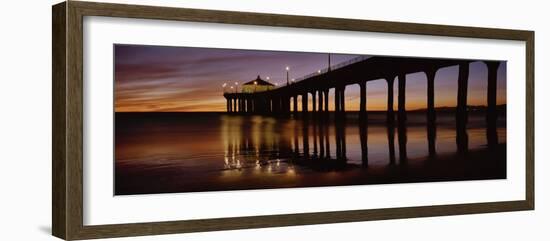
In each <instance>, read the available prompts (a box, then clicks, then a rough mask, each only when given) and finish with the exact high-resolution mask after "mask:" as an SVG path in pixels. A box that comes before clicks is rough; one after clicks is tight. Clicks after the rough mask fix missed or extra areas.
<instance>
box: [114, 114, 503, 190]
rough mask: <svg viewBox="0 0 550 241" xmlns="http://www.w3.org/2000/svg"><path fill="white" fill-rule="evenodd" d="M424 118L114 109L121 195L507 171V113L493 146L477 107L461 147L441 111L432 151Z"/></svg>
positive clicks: (494, 175) (489, 175)
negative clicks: (401, 120) (391, 122)
mask: <svg viewBox="0 0 550 241" xmlns="http://www.w3.org/2000/svg"><path fill="white" fill-rule="evenodd" d="M425 116H426V115H425V113H408V115H407V122H406V125H401V126H398V125H397V124H396V125H395V126H393V127H391V126H390V127H388V125H387V124H386V122H385V118H386V116H385V114H384V113H369V120H368V124H366V123H365V122H361V121H359V118H358V117H357V115H356V114H353V113H349V114H347V118H346V121H345V122H334V121H332V120H329V121H326V120H325V121H321V120H319V118H314V117H313V116H312V117H310V118H309V121H304V120H300V119H296V120H295V119H292V118H274V117H266V116H238V115H228V114H224V113H116V117H115V195H127V194H146V193H170V192H197V191H219V190H243V189H265V188H290V187H316V186H338V185H360V184H382V183H384V184H385V183H404V182H432V181H459V180H482V179H499V178H506V123H505V121H504V118H503V117H499V120H498V123H497V128H496V132H490V133H492V136H494V135H495V134H496V135H497V136H498V138H497V140H498V144H497V145H491V148H489V147H488V146H487V143H488V135H487V134H488V132H487V128H486V125H485V115H484V114H483V113H471V114H470V117H469V121H468V125H467V132H466V133H467V136H466V139H464V137H462V138H461V139H460V142H461V144H462V145H463V146H466V147H467V150H466V151H460V152H458V151H457V138H456V136H457V134H456V133H457V132H456V128H455V121H454V114H453V113H438V116H437V126H436V127H435V133H436V135H435V138H434V139H432V141H433V142H435V153H434V154H435V155H432V156H430V155H429V154H430V153H429V151H428V150H429V148H428V134H427V133H428V131H427V130H428V128H427V127H426V124H425V123H426V121H425V120H426V118H425ZM331 118H332V117H331ZM361 123H363V124H361ZM398 127H399V128H398ZM433 129H434V128H432V130H433ZM464 141H466V142H464Z"/></svg>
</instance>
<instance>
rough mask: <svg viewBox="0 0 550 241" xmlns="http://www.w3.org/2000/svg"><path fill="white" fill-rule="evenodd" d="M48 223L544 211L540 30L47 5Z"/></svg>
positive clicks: (86, 231)
mask: <svg viewBox="0 0 550 241" xmlns="http://www.w3.org/2000/svg"><path fill="white" fill-rule="evenodd" d="M52 24H53V41H52V42H53V44H52V48H53V77H52V78H53V182H52V183H53V187H52V188H53V200H52V202H53V215H52V216H53V218H52V219H53V220H52V222H53V225H52V226H53V229H52V230H53V235H55V236H57V237H60V238H63V239H67V240H69V239H91V238H106V237H120V236H137V235H155V234H169V233H184V232H200V231H213V230H228V229H244V228H263V227H274V226H290V225H307V224H322V223H337V222H353V221H367V220H382V219H396V218H412V217H426V216H441V215H458V214H473V213H489V212H505V211H519V210H532V209H534V156H533V153H534V76H533V73H534V55H533V54H534V32H532V31H524V30H508V29H488V28H476V27H461V26H443V25H431V24H415V23H397V22H383V21H369V20H351V19H336V18H323V17H305V16H290V15H274V14H261V13H245V12H227V11H213V10H197V9H181V8H167V7H153V6H138V5H122V4H107V3H94V2H77V1H68V2H63V3H60V4H57V5H55V6H53V19H52Z"/></svg>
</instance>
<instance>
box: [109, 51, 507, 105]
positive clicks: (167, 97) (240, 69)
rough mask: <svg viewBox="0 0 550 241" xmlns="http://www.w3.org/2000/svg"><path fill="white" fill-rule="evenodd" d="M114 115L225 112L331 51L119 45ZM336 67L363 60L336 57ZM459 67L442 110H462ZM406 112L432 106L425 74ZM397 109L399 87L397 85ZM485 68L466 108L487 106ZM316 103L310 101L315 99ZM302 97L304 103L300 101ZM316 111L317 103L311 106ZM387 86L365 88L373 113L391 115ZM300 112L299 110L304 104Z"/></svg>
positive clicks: (471, 85) (319, 65)
mask: <svg viewBox="0 0 550 241" xmlns="http://www.w3.org/2000/svg"><path fill="white" fill-rule="evenodd" d="M114 50H115V56H114V61H115V111H116V112H216V111H225V110H226V109H225V108H226V101H225V99H224V97H223V91H224V87H223V85H224V83H227V86H226V87H225V90H228V88H229V87H230V86H231V85H233V86H235V82H237V83H238V85H239V86H238V87H236V88H237V89H240V84H242V83H245V82H248V81H251V80H253V79H255V78H256V76H258V75H259V76H260V77H261V78H262V79H264V80H266V79H267V78H268V77H269V82H271V83H274V84H275V83H277V84H279V85H284V84H286V70H285V68H286V67H287V66H288V67H289V68H290V71H289V75H290V78H291V79H292V78H296V79H298V78H300V77H302V76H305V75H308V74H310V73H313V72H316V71H317V70H319V69H324V68H326V67H327V66H328V54H327V53H303V52H283V51H264V50H236V49H216V48H194V47H164V46H146V45H115V46H114ZM330 56H331V65H332V66H334V65H336V64H338V63H341V62H344V61H347V60H350V59H353V58H356V57H358V56H359V55H345V54H334V53H332V54H331V55H330ZM457 77H458V66H452V67H447V68H442V69H440V70H439V71H438V72H437V74H436V77H435V105H436V107H444V106H456V89H457ZM406 78H407V82H406V85H407V86H406V96H407V97H406V108H407V110H414V109H423V108H425V107H426V88H427V84H426V76H425V74H424V73H413V74H408V75H407V76H406ZM394 92H395V94H394V96H395V98H396V99H395V101H394V103H395V106H394V108H397V81H395V84H394ZM486 92H487V67H486V66H485V64H484V63H482V62H473V63H471V64H470V75H469V81H468V105H486V101H487V100H486V99H487V93H486ZM333 93H334V90H331V91H330V94H329V95H330V98H329V99H330V102H329V103H330V105H329V109H331V110H333V109H334V106H333V103H334V101H332V100H333V97H334V94H333ZM345 96H346V97H345V98H346V101H345V102H346V110H352V111H353V110H358V109H359V86H358V85H349V86H347V87H346V92H345ZM310 98H311V97H310ZM299 99H300V98H299ZM505 103H506V62H505V61H502V63H501V64H500V66H499V69H498V74H497V104H505ZM309 104H310V105H311V101H309ZM386 104H387V84H386V81H384V80H375V81H369V82H367V109H368V110H386ZM299 108H301V104H299Z"/></svg>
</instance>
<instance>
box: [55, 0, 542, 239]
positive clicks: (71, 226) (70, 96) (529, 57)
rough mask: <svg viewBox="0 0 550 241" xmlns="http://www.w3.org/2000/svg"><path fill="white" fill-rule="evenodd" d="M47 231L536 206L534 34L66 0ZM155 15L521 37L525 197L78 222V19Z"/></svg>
mask: <svg viewBox="0 0 550 241" xmlns="http://www.w3.org/2000/svg"><path fill="white" fill-rule="evenodd" d="M52 11H53V14H52V15H53V16H52V25H53V30H52V31H53V41H52V58H53V66H52V80H53V114H52V116H53V141H52V142H53V147H52V148H53V149H52V153H53V156H52V189H53V190H52V191H53V192H52V212H53V213H52V232H53V235H54V236H56V237H59V238H62V239H66V240H76V239H92V238H110V237H122V236H138V235H156V234H172V233H186V232H202V231H213V230H230V229H247V228H265V227H277V226H292V225H309V224H324V223H339V222H355V221H367V220H384V219H398V218H413V217H428V216H443V215H460V214H474V213H491V212H505V211H520V210H533V209H534V200H535V198H534V192H535V191H534V190H535V189H534V32H533V31H523V30H508V29H491V28H475V27H460V26H444V25H431V24H415V23H400V22H385V21H369V20H352V19H338V18H324V17H306V16H291V15H275V14H262V13H245V12H229V11H212V10H197V9H182V8H168V7H153V6H137V5H122V4H108V3H94V2H77V1H68V2H63V3H59V4H57V5H55V6H53V8H52ZM84 16H107V17H118V18H140V19H159V20H175V21H191V22H207V23H227V24H244V25H259V26H280V27H298V28H313V29H328V30H347V31H365V32H381V33H400V34H416V35H433V36H452V37H465V38H481V39H498V40H518V41H524V42H525V43H526V51H525V60H526V72H525V77H526V83H525V84H526V91H527V92H526V96H527V97H526V103H527V106H526V107H527V108H526V113H525V117H526V121H527V122H526V130H525V134H526V156H525V165H526V170H525V171H526V173H525V174H526V180H525V184H526V186H525V190H526V193H525V197H526V198H525V200H515V201H501V202H490V203H474V204H456V205H435V206H417V207H402V208H384V209H369V210H350V211H336V212H316V213H304V214H285V215H268V216H251V217H236V218H216V219H202V220H181V221H168V222H152V223H134V224H112V225H96V226H87V225H84V224H83V208H84V207H83V17H84Z"/></svg>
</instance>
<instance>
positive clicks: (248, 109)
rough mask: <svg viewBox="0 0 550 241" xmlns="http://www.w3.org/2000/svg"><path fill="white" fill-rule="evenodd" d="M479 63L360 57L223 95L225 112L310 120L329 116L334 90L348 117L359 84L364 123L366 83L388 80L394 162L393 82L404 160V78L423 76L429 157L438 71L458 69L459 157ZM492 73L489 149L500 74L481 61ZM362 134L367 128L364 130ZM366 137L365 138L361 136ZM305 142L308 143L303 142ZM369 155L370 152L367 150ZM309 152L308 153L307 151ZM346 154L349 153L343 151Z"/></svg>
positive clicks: (337, 106) (338, 108) (339, 109)
mask: <svg viewBox="0 0 550 241" xmlns="http://www.w3.org/2000/svg"><path fill="white" fill-rule="evenodd" d="M472 62H475V60H456V59H430V58H397V57H367V56H360V57H358V58H355V59H352V60H350V61H347V62H344V63H341V64H338V65H335V66H330V67H328V68H325V69H323V70H320V71H318V72H315V73H312V74H310V75H307V76H304V77H302V78H300V79H298V80H297V81H296V82H293V83H291V84H287V85H284V86H280V87H278V88H276V89H273V90H269V91H264V92H257V93H224V97H225V99H226V100H227V112H229V113H239V114H261V115H276V116H293V117H302V118H304V119H307V118H308V116H309V114H315V115H321V116H322V115H323V114H326V115H325V116H328V113H329V93H330V92H329V90H331V89H334V112H335V116H336V117H337V118H336V120H340V119H342V118H343V117H345V115H344V113H345V111H346V110H345V90H346V87H347V86H349V85H354V84H357V85H359V87H360V103H359V113H360V116H361V117H362V118H364V119H365V120H366V116H367V101H368V100H367V99H368V98H367V82H368V81H384V82H386V84H387V88H386V89H387V123H388V126H389V127H391V128H388V140H389V142H390V150H389V152H390V157H391V158H390V160H391V161H393V160H394V159H395V154H394V153H395V150H393V144H392V143H393V142H394V132H395V130H394V126H395V117H394V109H393V101H394V96H393V93H394V80H395V79H397V82H398V84H397V88H398V96H397V101H398V103H397V104H398V105H397V106H398V108H397V112H398V116H397V117H398V126H397V127H398V128H397V129H398V130H397V131H398V138H399V140H398V141H399V143H398V144H399V148H400V151H399V153H400V157H399V158H400V160H402V161H403V160H406V159H407V156H406V142H407V141H406V135H405V134H404V133H406V124H405V122H406V108H405V106H406V95H405V93H406V91H405V90H406V82H407V78H406V76H407V75H408V74H413V73H420V72H422V73H425V74H426V80H427V96H426V102H427V111H426V115H427V116H426V117H427V118H426V119H427V132H428V150H429V155H430V156H434V155H435V153H436V150H435V149H436V148H435V138H436V124H435V123H436V111H435V101H434V96H435V95H434V81H435V77H436V74H437V72H438V70H439V69H442V68H446V67H450V66H458V69H459V70H458V76H457V83H458V88H457V93H456V96H457V106H456V132H457V135H456V143H457V150H458V152H459V153H464V152H467V149H468V135H467V133H466V124H467V122H468V110H467V97H468V76H469V65H470V63H472ZM482 62H484V63H485V64H486V66H487V69H488V79H487V83H488V84H487V116H486V121H487V141H488V146H489V147H490V148H491V147H494V146H496V145H497V134H496V121H497V109H496V102H497V101H496V100H497V93H496V92H497V70H498V67H499V65H500V62H499V61H482ZM309 96H311V97H312V98H311V101H312V105H311V106H312V108H311V110H310V109H309V105H308V101H309ZM299 99H301V104H302V108H301V113H300V112H299V109H298V101H299ZM361 129H366V124H365V126H362V127H361ZM365 135H366V134H365ZM361 137H362V138H366V136H364V135H363V134H362V135H361ZM304 141H306V140H304ZM340 144H341V143H339V142H338V143H337V147H336V151H337V154H338V152H341V149H342V148H344V149H345V143H343V144H342V145H340ZM365 151H366V150H365ZM306 153H307V152H306ZM344 153H345V151H344Z"/></svg>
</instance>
